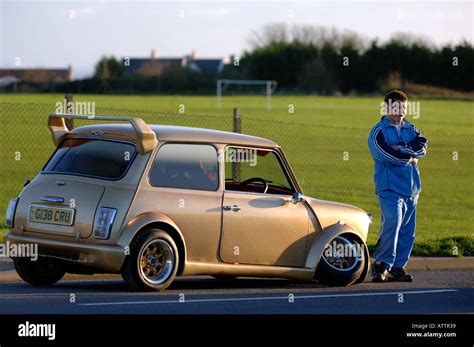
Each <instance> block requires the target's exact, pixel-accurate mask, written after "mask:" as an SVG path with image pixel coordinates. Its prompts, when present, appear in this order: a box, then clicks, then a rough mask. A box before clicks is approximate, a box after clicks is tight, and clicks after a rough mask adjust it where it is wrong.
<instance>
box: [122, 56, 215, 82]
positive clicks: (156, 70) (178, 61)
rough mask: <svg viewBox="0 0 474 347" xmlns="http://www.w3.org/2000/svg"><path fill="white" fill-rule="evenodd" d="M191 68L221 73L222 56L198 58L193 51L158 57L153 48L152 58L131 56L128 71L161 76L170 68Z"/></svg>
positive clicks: (198, 70) (132, 73)
mask: <svg viewBox="0 0 474 347" xmlns="http://www.w3.org/2000/svg"><path fill="white" fill-rule="evenodd" d="M172 67H176V68H183V69H190V70H192V71H196V72H215V73H219V72H220V71H222V69H223V68H224V59H222V58H196V54H195V53H194V52H193V53H192V54H191V55H189V56H186V57H183V58H179V57H173V58H170V57H163V58H162V57H158V56H157V55H156V52H155V50H152V52H151V56H150V58H130V61H129V65H128V66H127V69H126V73H127V74H128V75H134V74H137V75H141V76H159V75H161V74H162V73H163V71H164V70H166V69H168V68H172Z"/></svg>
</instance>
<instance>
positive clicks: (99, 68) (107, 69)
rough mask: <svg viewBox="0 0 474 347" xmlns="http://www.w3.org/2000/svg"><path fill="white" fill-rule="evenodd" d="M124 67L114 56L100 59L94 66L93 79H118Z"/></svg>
mask: <svg viewBox="0 0 474 347" xmlns="http://www.w3.org/2000/svg"><path fill="white" fill-rule="evenodd" d="M124 71H125V66H124V65H123V64H122V63H121V62H120V61H118V60H117V59H115V57H114V56H111V57H105V56H104V57H102V58H101V59H100V61H98V62H97V64H96V65H95V72H94V78H106V79H108V78H119V77H122V76H123V73H124Z"/></svg>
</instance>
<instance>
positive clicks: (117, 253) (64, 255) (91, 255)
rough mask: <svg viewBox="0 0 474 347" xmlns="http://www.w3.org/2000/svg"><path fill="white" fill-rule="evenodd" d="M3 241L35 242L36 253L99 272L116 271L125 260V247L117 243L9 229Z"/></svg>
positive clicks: (118, 270)
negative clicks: (21, 233)
mask: <svg viewBox="0 0 474 347" xmlns="http://www.w3.org/2000/svg"><path fill="white" fill-rule="evenodd" d="M5 241H8V242H10V243H11V244H37V245H38V255H43V256H50V257H54V258H59V259H63V260H66V261H69V262H72V263H75V264H79V265H85V266H90V267H92V268H95V269H97V270H100V271H101V272H107V273H118V272H120V269H121V267H122V264H123V262H124V261H125V257H126V255H125V249H124V248H123V247H121V246H117V245H98V244H87V243H80V242H77V241H76V242H73V241H61V240H52V239H45V238H39V237H32V236H25V235H19V234H15V233H13V232H11V231H9V232H8V233H7V234H6V235H5Z"/></svg>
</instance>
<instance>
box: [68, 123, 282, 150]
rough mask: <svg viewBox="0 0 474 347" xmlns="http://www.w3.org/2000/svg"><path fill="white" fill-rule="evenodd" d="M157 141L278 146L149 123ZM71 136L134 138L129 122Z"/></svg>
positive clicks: (234, 135) (249, 137) (84, 129)
mask: <svg viewBox="0 0 474 347" xmlns="http://www.w3.org/2000/svg"><path fill="white" fill-rule="evenodd" d="M149 126H150V128H151V129H152V130H153V131H154V132H155V134H156V138H157V139H158V141H162V142H169V141H177V142H203V143H225V144H233V145H242V146H256V147H279V146H278V144H277V143H275V142H273V141H271V140H268V139H264V138H262V137H257V136H252V135H245V134H239V133H233V132H228V131H221V130H212V129H205V128H194V127H185V126H175V125H155V124H149ZM69 134H70V135H72V136H90V135H95V136H101V137H107V138H121V139H123V138H129V139H132V140H133V139H135V133H134V131H133V128H132V126H131V125H130V124H94V125H86V126H81V127H78V128H75V129H73V130H72V131H71V132H70V133H69Z"/></svg>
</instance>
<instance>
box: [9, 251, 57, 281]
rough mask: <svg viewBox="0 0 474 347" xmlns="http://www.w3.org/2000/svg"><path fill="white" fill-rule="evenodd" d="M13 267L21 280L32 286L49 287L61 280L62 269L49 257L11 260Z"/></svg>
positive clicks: (55, 260)
mask: <svg viewBox="0 0 474 347" xmlns="http://www.w3.org/2000/svg"><path fill="white" fill-rule="evenodd" d="M13 265H14V266H15V270H16V272H17V273H18V275H19V276H20V277H21V279H22V280H23V281H25V282H28V283H30V284H32V285H34V286H51V285H53V284H55V283H56V282H58V281H59V280H60V279H61V278H63V276H64V274H65V273H66V272H65V271H64V267H63V266H62V264H61V263H60V262H59V261H58V260H57V259H53V258H49V257H38V259H37V260H36V261H33V260H31V259H30V258H13Z"/></svg>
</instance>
